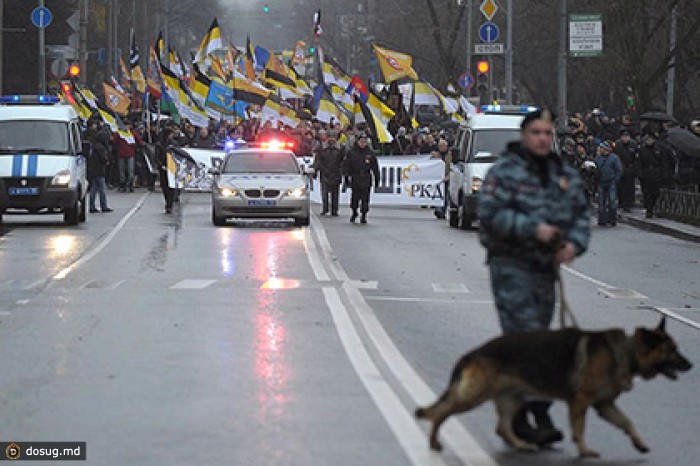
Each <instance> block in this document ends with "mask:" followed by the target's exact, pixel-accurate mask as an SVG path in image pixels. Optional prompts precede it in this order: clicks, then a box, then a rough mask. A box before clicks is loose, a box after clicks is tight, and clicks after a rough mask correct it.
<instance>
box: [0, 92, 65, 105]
mask: <svg viewBox="0 0 700 466" xmlns="http://www.w3.org/2000/svg"><path fill="white" fill-rule="evenodd" d="M60 102H61V99H59V98H58V97H56V96H53V95H19V94H14V95H3V96H0V104H3V105H55V104H58V103H60Z"/></svg>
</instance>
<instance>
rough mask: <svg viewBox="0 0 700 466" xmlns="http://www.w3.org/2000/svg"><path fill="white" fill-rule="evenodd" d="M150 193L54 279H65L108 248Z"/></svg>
mask: <svg viewBox="0 0 700 466" xmlns="http://www.w3.org/2000/svg"><path fill="white" fill-rule="evenodd" d="M148 195H149V193H145V194H144V195H143V196H141V197H140V198H139V200H138V201H137V202H136V204H135V205H134V207H132V208H131V210H130V211H129V212H127V213H126V215H124V217H122V219H121V220H120V221H119V223H117V225H116V226H115V227H114V229H112V231H110V232H109V234H108V235H107V236H105V238H104V239H103V240H102V241H101V242H100V243H99V244H98V245H97V246H96V247H95V248H94V249H92V250H91V251H90V252H88V253H87V254H85V255H84V256H82V257H81V258H80V259H78V260H77V261H75V262H73V263H72V264H71V265H69V266H68V267H65V268H64V269H63V270H61V271H60V272H58V273H57V274H56V275H54V276H53V277H52V279H53V280H63V279H64V278H66V277H67V276H68V275H69V274H71V273H72V272H74V271H75V270H76V269H78V268H79V267H82V266H83V265H84V264H85V263H87V262H88V261H89V260H91V259H92V258H93V257H95V256H96V255H98V254H99V253H101V252H102V251H103V250H104V248H106V247H107V245H109V243H111V242H112V240H113V239H114V237H115V236H117V234H118V233H119V232H120V231H121V230H122V228H124V225H126V222H128V221H129V219H130V218H131V217H133V216H134V214H135V213H136V212H138V210H139V209H140V208H141V206H143V203H144V202H146V198H147V197H148Z"/></svg>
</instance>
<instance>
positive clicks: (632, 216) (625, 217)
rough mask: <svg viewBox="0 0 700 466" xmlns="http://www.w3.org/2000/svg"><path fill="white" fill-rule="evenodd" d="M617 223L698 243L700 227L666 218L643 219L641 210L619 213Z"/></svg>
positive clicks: (699, 241) (699, 240)
mask: <svg viewBox="0 0 700 466" xmlns="http://www.w3.org/2000/svg"><path fill="white" fill-rule="evenodd" d="M619 216H620V217H619V221H620V222H621V223H626V224H627V225H631V226H633V227H636V228H640V229H642V230H646V231H651V232H653V233H659V234H662V235H667V236H672V237H674V238H677V239H682V240H685V241H692V242H694V243H700V227H696V226H693V225H688V224H686V223H681V222H676V221H674V220H669V219H666V218H656V217H655V218H645V215H644V210H643V209H632V212H630V213H627V212H622V211H619Z"/></svg>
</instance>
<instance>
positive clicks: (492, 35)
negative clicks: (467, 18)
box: [479, 21, 501, 44]
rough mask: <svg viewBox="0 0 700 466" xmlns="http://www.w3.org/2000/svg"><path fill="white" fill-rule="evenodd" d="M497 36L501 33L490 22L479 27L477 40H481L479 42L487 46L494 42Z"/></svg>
mask: <svg viewBox="0 0 700 466" xmlns="http://www.w3.org/2000/svg"><path fill="white" fill-rule="evenodd" d="M499 35H501V31H499V29H498V26H496V24H494V23H492V22H491V21H487V22H485V23H484V24H482V25H481V26H480V27H479V39H481V42H486V43H487V44H490V43H492V42H496V39H498V36H499Z"/></svg>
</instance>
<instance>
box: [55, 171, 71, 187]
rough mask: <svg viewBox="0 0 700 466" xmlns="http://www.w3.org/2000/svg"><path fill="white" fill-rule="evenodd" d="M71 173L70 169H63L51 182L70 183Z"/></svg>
mask: <svg viewBox="0 0 700 466" xmlns="http://www.w3.org/2000/svg"><path fill="white" fill-rule="evenodd" d="M70 179H71V174H70V172H69V171H68V170H62V171H60V172H58V173H56V174H55V175H54V177H53V179H52V180H51V184H53V185H58V186H65V185H67V184H69V183H70Z"/></svg>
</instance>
